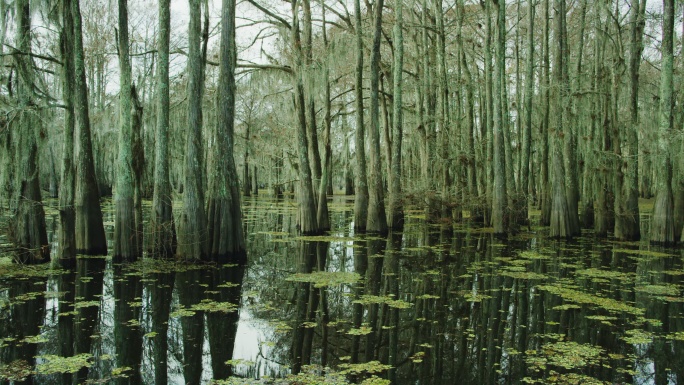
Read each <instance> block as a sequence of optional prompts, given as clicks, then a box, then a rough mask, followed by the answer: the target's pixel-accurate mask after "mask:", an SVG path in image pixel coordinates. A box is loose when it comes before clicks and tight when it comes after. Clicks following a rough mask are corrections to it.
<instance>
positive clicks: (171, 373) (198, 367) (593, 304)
mask: <svg viewBox="0 0 684 385" xmlns="http://www.w3.org/2000/svg"><path fill="white" fill-rule="evenodd" d="M295 208H296V206H295V202H294V201H292V200H287V199H286V200H274V199H270V198H267V197H260V198H253V199H247V200H246V201H245V202H244V216H245V227H246V230H247V231H246V234H248V238H247V244H248V264H247V265H246V266H234V265H224V266H206V265H188V264H180V263H174V262H158V261H148V260H145V261H142V262H139V263H135V264H132V265H127V266H121V265H112V263H111V259H110V258H81V259H79V261H78V266H77V268H76V269H75V270H74V271H63V270H56V269H49V268H48V267H47V266H44V267H43V266H39V267H21V266H16V265H12V264H7V263H5V264H0V338H1V340H0V362H1V364H0V382H5V381H20V380H21V379H25V380H26V382H27V383H38V384H61V383H74V382H77V383H86V382H88V383H114V382H116V383H132V384H139V383H142V384H153V383H155V380H156V381H157V383H171V384H183V383H186V384H200V383H210V382H211V381H212V379H226V378H228V377H231V376H235V377H240V378H243V379H244V380H242V382H241V383H255V382H257V379H261V380H262V381H264V383H267V381H268V380H264V379H268V378H282V377H286V376H288V375H289V374H291V373H292V372H300V371H302V372H303V373H305V376H300V378H299V380H297V381H298V382H296V381H295V380H294V379H290V380H287V381H289V382H290V383H298V384H305V383H346V382H347V381H355V382H362V381H366V383H377V384H380V383H386V382H383V381H381V379H387V378H390V379H392V380H393V383H397V384H454V383H459V384H517V383H540V384H541V383H544V384H549V383H556V384H594V383H595V384H623V383H625V384H627V383H628V384H675V383H678V382H681V383H684V320H683V318H682V317H683V314H682V311H683V305H682V302H683V301H684V298H683V297H682V277H684V269H683V267H682V254H681V251H680V250H676V249H657V248H652V247H649V246H648V244H646V243H643V242H642V243H619V242H611V241H603V240H596V239H593V238H592V237H591V233H584V237H582V238H580V239H578V240H577V241H575V242H572V243H567V242H558V241H553V240H549V239H547V238H546V237H545V232H544V230H543V229H536V228H534V227H533V228H532V229H531V231H530V232H525V233H523V234H521V235H519V236H516V237H515V238H511V239H509V240H508V241H505V242H504V241H502V240H498V239H495V238H493V237H492V236H491V234H490V232H489V231H487V229H469V228H467V227H458V226H456V227H451V226H443V225H442V226H440V225H428V224H426V223H425V221H424V220H423V218H422V216H421V212H420V211H415V212H408V215H407V222H406V223H407V225H406V229H405V231H404V232H403V233H402V234H393V235H392V236H390V237H388V238H378V237H373V236H363V235H357V234H354V232H353V223H351V221H352V219H353V212H352V210H353V203H352V202H351V201H347V200H345V198H343V197H335V199H334V200H333V201H332V202H331V205H330V209H331V213H332V222H333V227H334V230H333V231H332V232H331V233H329V234H327V235H326V236H322V237H298V236H297V235H296V223H295V222H296V218H295V215H296V210H295ZM107 212H111V210H108V209H105V213H107ZM112 223H113V222H111V218H110V219H109V220H108V221H107V222H106V225H108V227H109V230H110V231H111V230H112V229H111V226H112ZM307 381H308V382H307ZM234 382H237V381H234ZM226 383H228V382H226ZM230 383H233V382H230Z"/></svg>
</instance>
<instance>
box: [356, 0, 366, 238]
mask: <svg viewBox="0 0 684 385" xmlns="http://www.w3.org/2000/svg"><path fill="white" fill-rule="evenodd" d="M354 20H355V27H356V82H355V85H354V91H355V96H356V137H355V143H354V144H355V146H354V147H356V174H355V177H356V180H355V183H354V191H355V193H356V194H355V195H356V196H355V199H354V231H356V232H363V231H366V220H367V218H368V177H367V174H366V143H365V136H366V133H365V131H366V130H365V123H364V121H363V33H362V25H361V4H360V1H359V0H354Z"/></svg>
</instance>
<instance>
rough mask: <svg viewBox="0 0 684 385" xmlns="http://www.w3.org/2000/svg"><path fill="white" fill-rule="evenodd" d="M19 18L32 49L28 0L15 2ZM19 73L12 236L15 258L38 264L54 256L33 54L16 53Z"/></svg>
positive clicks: (21, 35) (20, 37)
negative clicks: (48, 225)
mask: <svg viewBox="0 0 684 385" xmlns="http://www.w3.org/2000/svg"><path fill="white" fill-rule="evenodd" d="M15 6H16V11H15V12H16V13H15V17H16V20H17V28H16V32H15V33H16V45H17V49H18V50H19V51H21V52H31V11H30V8H29V1H28V0H19V1H17V2H16V3H15ZM14 57H15V65H16V70H17V75H18V81H17V99H18V104H19V105H18V109H19V113H18V116H17V118H16V120H14V122H13V123H10V124H11V125H12V126H14V127H13V128H12V129H13V130H15V131H17V132H18V135H17V136H18V138H17V139H18V142H17V147H16V151H17V152H16V159H17V160H18V161H16V162H15V166H16V171H15V175H16V177H17V182H16V183H17V186H16V187H15V189H14V192H15V194H18V196H17V197H16V198H15V199H16V202H17V208H16V212H15V215H14V218H12V222H11V223H12V225H13V228H12V230H11V231H12V234H10V235H11V239H12V240H13V241H14V244H15V246H16V247H17V249H18V252H17V255H16V257H15V260H16V261H17V262H20V263H26V264H35V263H44V262H48V261H49V260H50V246H49V244H48V241H47V231H46V228H45V212H44V211H43V205H42V197H41V192H40V182H39V180H38V175H39V174H40V171H39V169H38V162H37V161H38V145H37V143H36V135H38V133H39V131H40V130H42V127H41V124H40V120H39V117H38V116H37V115H38V113H37V111H36V110H35V108H34V107H32V106H33V105H34V104H35V100H34V97H35V95H34V91H33V89H34V72H33V71H34V70H33V61H32V60H31V57H30V56H29V55H15V56H14Z"/></svg>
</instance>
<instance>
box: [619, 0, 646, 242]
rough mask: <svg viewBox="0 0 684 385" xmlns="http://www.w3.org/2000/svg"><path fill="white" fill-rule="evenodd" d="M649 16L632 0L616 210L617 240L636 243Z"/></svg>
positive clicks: (641, 1)
mask: <svg viewBox="0 0 684 385" xmlns="http://www.w3.org/2000/svg"><path fill="white" fill-rule="evenodd" d="M645 14H646V1H645V0H632V8H631V10H630V16H629V22H630V24H631V29H630V53H629V115H630V124H628V125H626V126H625V136H626V140H625V146H624V147H623V149H622V165H621V166H622V167H621V169H620V170H619V171H621V175H620V176H621V180H620V181H621V182H622V183H621V184H622V185H621V186H617V187H616V188H619V189H620V191H621V194H620V196H621V200H620V202H619V204H618V205H617V209H616V210H615V211H616V213H615V237H616V238H617V239H620V240H626V241H636V240H639V239H640V238H641V228H640V220H639V219H640V218H639V153H638V151H639V66H640V64H641V55H642V52H643V49H644V48H643V34H644V26H645V24H646V21H645Z"/></svg>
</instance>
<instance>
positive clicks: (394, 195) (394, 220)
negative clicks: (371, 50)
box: [387, 0, 441, 359]
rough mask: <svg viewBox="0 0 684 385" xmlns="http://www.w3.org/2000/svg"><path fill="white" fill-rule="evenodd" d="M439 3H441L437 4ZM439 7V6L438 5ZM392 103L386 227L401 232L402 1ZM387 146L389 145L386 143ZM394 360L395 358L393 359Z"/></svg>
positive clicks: (399, 3) (397, 22)
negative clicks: (390, 156) (390, 157)
mask: <svg viewBox="0 0 684 385" xmlns="http://www.w3.org/2000/svg"><path fill="white" fill-rule="evenodd" d="M438 3H441V2H438ZM440 5H441V4H440ZM440 11H441V9H440ZM394 15H395V20H394V66H393V68H392V70H393V76H394V80H393V83H394V91H393V93H394V102H393V104H392V105H393V111H392V116H393V127H392V160H391V167H390V169H391V172H390V174H391V176H392V177H391V178H390V189H389V190H390V191H389V210H388V215H389V219H388V221H387V222H388V226H389V228H391V229H394V230H401V229H402V228H403V227H404V205H403V202H402V195H401V182H402V173H401V155H402V154H401V150H402V148H401V145H402V140H403V138H402V137H403V134H404V133H403V125H404V120H403V112H402V104H403V95H402V94H403V88H404V87H403V82H402V72H403V68H404V35H403V31H402V28H403V14H402V0H395V1H394ZM388 145H389V143H388ZM395 359H396V357H395Z"/></svg>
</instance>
